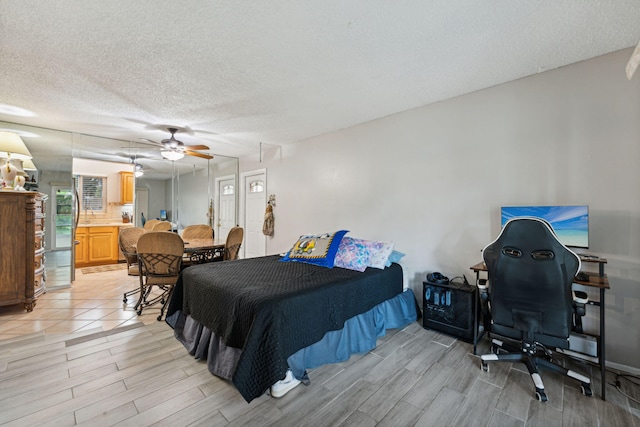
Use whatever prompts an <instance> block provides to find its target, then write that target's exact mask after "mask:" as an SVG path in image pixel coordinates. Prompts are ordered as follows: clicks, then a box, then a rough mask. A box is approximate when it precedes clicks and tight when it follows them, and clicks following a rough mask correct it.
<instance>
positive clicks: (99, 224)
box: [78, 221, 134, 228]
mask: <svg viewBox="0 0 640 427" xmlns="http://www.w3.org/2000/svg"><path fill="white" fill-rule="evenodd" d="M133 226H134V225H133V223H131V222H115V221H114V222H93V223H90V224H86V223H80V224H78V228H81V227H133Z"/></svg>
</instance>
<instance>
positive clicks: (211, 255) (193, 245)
mask: <svg viewBox="0 0 640 427" xmlns="http://www.w3.org/2000/svg"><path fill="white" fill-rule="evenodd" d="M224 246H225V240H220V239H187V240H185V241H184V253H185V255H187V256H188V257H189V259H190V260H191V262H192V263H193V264H202V263H205V262H211V261H214V260H216V259H219V258H222V256H223V255H224Z"/></svg>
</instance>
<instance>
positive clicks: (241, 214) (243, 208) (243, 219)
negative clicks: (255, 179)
mask: <svg viewBox="0 0 640 427" xmlns="http://www.w3.org/2000/svg"><path fill="white" fill-rule="evenodd" d="M254 175H264V204H265V206H266V203H267V194H268V190H269V184H268V181H267V169H255V170H252V171H247V172H242V173H240V184H239V187H240V212H239V219H240V224H241V226H242V228H244V229H245V236H246V229H247V220H246V217H245V215H246V205H247V201H246V197H247V193H246V191H245V189H246V180H247V178H249V177H251V176H254ZM244 249H245V245H242V246H241V247H240V255H241V257H242V258H244V255H245V254H244ZM264 253H265V254H266V253H267V239H265V240H264Z"/></svg>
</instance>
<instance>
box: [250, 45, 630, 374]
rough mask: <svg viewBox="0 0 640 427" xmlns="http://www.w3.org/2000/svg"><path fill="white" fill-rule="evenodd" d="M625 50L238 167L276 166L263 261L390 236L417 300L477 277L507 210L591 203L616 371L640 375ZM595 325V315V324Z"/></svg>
mask: <svg viewBox="0 0 640 427" xmlns="http://www.w3.org/2000/svg"><path fill="white" fill-rule="evenodd" d="M630 54H631V50H624V51H621V52H616V53H613V54H610V55H606V56H603V57H599V58H595V59H593V60H590V61H586V62H582V63H578V64H574V65H571V66H568V67H564V68H561V69H557V70H552V71H548V72H545V73H542V74H538V75H535V76H532V77H528V78H524V79H521V80H518V81H515V82H511V83H508V84H504V85H501V86H497V87H494V88H490V89H487V90H483V91H479V92H476V93H472V94H469V95H466V96H462V97H458V98H455V99H452V100H448V101H445V102H440V103H437V104H434V105H430V106H425V107H422V108H419V109H415V110H412V111H408V112H404V113H401V114H397V115H394V116H391V117H387V118H384V119H380V120H376V121H372V122H369V123H366V124H363V125H360V126H355V127H352V128H348V129H344V130H341V131H339V132H335V133H331V134H327V135H322V136H318V137H316V138H312V139H309V140H307V141H303V142H300V143H297V144H294V145H289V146H284V147H282V149H273V150H269V151H267V152H266V153H263V161H262V163H260V162H258V158H257V156H256V157H255V158H242V159H241V160H240V171H241V172H245V171H250V170H254V169H259V168H266V169H267V177H268V182H267V185H268V190H267V191H268V194H275V195H276V196H277V206H276V208H275V210H274V215H275V224H276V225H275V235H274V237H272V238H269V239H268V242H267V253H270V254H273V253H279V252H282V251H285V250H288V249H289V247H290V245H291V244H292V243H293V242H294V241H295V239H296V238H297V237H298V236H299V235H300V234H303V233H316V232H325V231H328V230H335V229H341V228H344V229H348V230H351V232H350V235H352V236H355V237H362V238H369V239H381V240H391V241H394V242H395V243H396V249H397V250H400V251H402V252H405V253H407V256H406V257H405V259H404V260H403V263H402V264H403V267H404V268H405V271H406V273H407V275H408V277H409V278H410V285H411V287H412V288H413V290H414V292H415V294H416V297H417V298H418V299H420V298H422V281H423V279H424V277H425V274H426V273H427V272H430V271H441V272H443V273H445V274H446V275H448V276H450V277H451V276H457V275H461V274H465V275H467V277H468V278H470V279H471V277H472V272H471V271H470V270H469V267H470V266H471V265H473V264H475V263H477V262H479V261H480V260H481V254H480V251H481V249H482V248H483V247H484V245H485V244H487V243H489V242H490V241H491V240H492V239H493V238H494V237H495V236H496V235H497V233H498V232H499V228H500V206H502V205H518V204H523V205H529V204H532V205H544V204H549V205H555V204H588V205H589V206H590V216H591V217H590V221H591V222H590V231H591V235H590V237H591V248H590V250H589V252H590V253H595V254H598V255H600V256H603V257H606V258H607V259H608V261H609V262H608V264H607V266H606V272H607V273H608V276H609V280H610V283H611V289H610V290H609V291H607V295H606V296H607V300H606V321H607V326H606V333H607V342H606V351H607V361H608V362H613V363H616V364H621V365H626V366H631V367H634V368H640V359H638V357H637V355H638V354H639V353H640V326H639V325H640V197H639V194H638V189H639V188H640V168H639V167H638V164H639V163H640V78H639V77H638V76H636V78H635V79H634V80H633V81H627V79H626V78H625V75H624V66H625V64H626V61H627V59H628V58H629V55H630ZM271 142H273V143H277V141H271ZM593 296H594V297H595V296H597V294H593ZM594 312H595V309H593V308H591V313H594ZM596 325H597V315H594V314H590V315H589V319H588V321H587V328H588V329H590V330H593V329H594V328H595V330H597V327H596Z"/></svg>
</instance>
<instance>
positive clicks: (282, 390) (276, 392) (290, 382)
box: [271, 369, 300, 397]
mask: <svg viewBox="0 0 640 427" xmlns="http://www.w3.org/2000/svg"><path fill="white" fill-rule="evenodd" d="M298 384H300V380H298V379H296V378H295V377H294V376H293V372H291V369H287V375H285V377H284V379H282V380H280V381H278V382H277V383H275V384H274V385H272V386H271V396H273V397H282V396H284V395H285V394H287V393H288V392H289V391H291V390H293V389H294V388H295V387H296V386H297V385H298Z"/></svg>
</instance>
